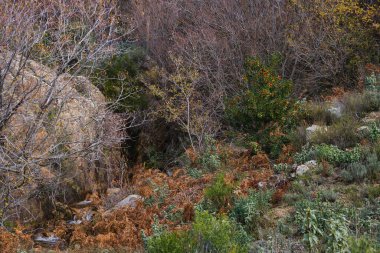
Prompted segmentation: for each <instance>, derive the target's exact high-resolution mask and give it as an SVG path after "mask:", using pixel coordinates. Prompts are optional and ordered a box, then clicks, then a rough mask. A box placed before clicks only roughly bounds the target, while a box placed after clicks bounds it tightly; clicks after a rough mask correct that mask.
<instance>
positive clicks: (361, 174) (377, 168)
mask: <svg viewBox="0 0 380 253" xmlns="http://www.w3.org/2000/svg"><path fill="white" fill-rule="evenodd" d="M362 157H363V158H362V160H360V161H359V162H353V163H350V164H348V165H347V166H346V168H345V169H344V170H343V171H342V172H341V177H342V179H343V181H345V182H347V183H351V182H354V181H355V182H361V181H363V180H365V179H370V180H376V178H377V177H378V173H379V172H380V161H379V159H378V157H377V154H376V153H373V152H372V151H370V150H368V149H364V151H363V154H362Z"/></svg>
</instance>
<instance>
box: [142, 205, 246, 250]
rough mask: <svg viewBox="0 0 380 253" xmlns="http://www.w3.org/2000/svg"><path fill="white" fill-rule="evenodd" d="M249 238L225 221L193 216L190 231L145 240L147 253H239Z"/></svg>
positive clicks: (234, 224)
mask: <svg viewBox="0 0 380 253" xmlns="http://www.w3.org/2000/svg"><path fill="white" fill-rule="evenodd" d="M248 242H249V237H248V235H247V234H246V233H245V231H244V230H243V229H241V228H240V227H239V226H238V225H237V224H236V223H234V222H233V221H231V220H229V219H228V218H227V217H225V216H222V217H214V216H213V215H212V214H210V213H208V212H205V211H203V212H196V216H195V221H194V223H193V225H192V229H191V230H190V231H182V232H168V231H164V232H160V233H157V234H154V235H153V236H150V237H148V238H146V249H147V252H149V253H169V252H174V253H196V252H208V253H232V252H234V253H235V252H236V253H240V252H241V253H243V252H248Z"/></svg>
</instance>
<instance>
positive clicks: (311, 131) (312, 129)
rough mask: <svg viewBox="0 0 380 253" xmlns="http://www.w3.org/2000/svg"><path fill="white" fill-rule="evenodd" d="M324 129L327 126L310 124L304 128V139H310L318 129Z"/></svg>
mask: <svg viewBox="0 0 380 253" xmlns="http://www.w3.org/2000/svg"><path fill="white" fill-rule="evenodd" d="M326 130H327V127H322V126H319V125H312V126H310V127H308V128H306V140H307V141H310V140H311V138H312V137H313V135H314V133H316V132H318V131H326Z"/></svg>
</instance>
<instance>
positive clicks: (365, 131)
mask: <svg viewBox="0 0 380 253" xmlns="http://www.w3.org/2000/svg"><path fill="white" fill-rule="evenodd" d="M356 132H357V133H359V134H361V135H367V134H369V133H370V132H371V129H370V128H369V127H368V126H361V127H359V128H358V129H356Z"/></svg>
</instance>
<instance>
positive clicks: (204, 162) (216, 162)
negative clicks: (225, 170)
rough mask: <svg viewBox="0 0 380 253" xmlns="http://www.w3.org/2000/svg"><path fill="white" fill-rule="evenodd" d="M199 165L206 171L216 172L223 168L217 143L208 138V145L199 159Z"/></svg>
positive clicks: (206, 144)
mask: <svg viewBox="0 0 380 253" xmlns="http://www.w3.org/2000/svg"><path fill="white" fill-rule="evenodd" d="M198 163H199V164H200V165H201V167H202V169H204V170H206V171H215V170H217V169H219V168H220V167H221V164H222V163H221V158H220V155H219V154H218V152H217V149H216V142H215V140H214V139H212V138H211V137H209V136H206V143H205V148H204V150H203V152H202V153H201V154H200V156H199V158H198Z"/></svg>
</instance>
